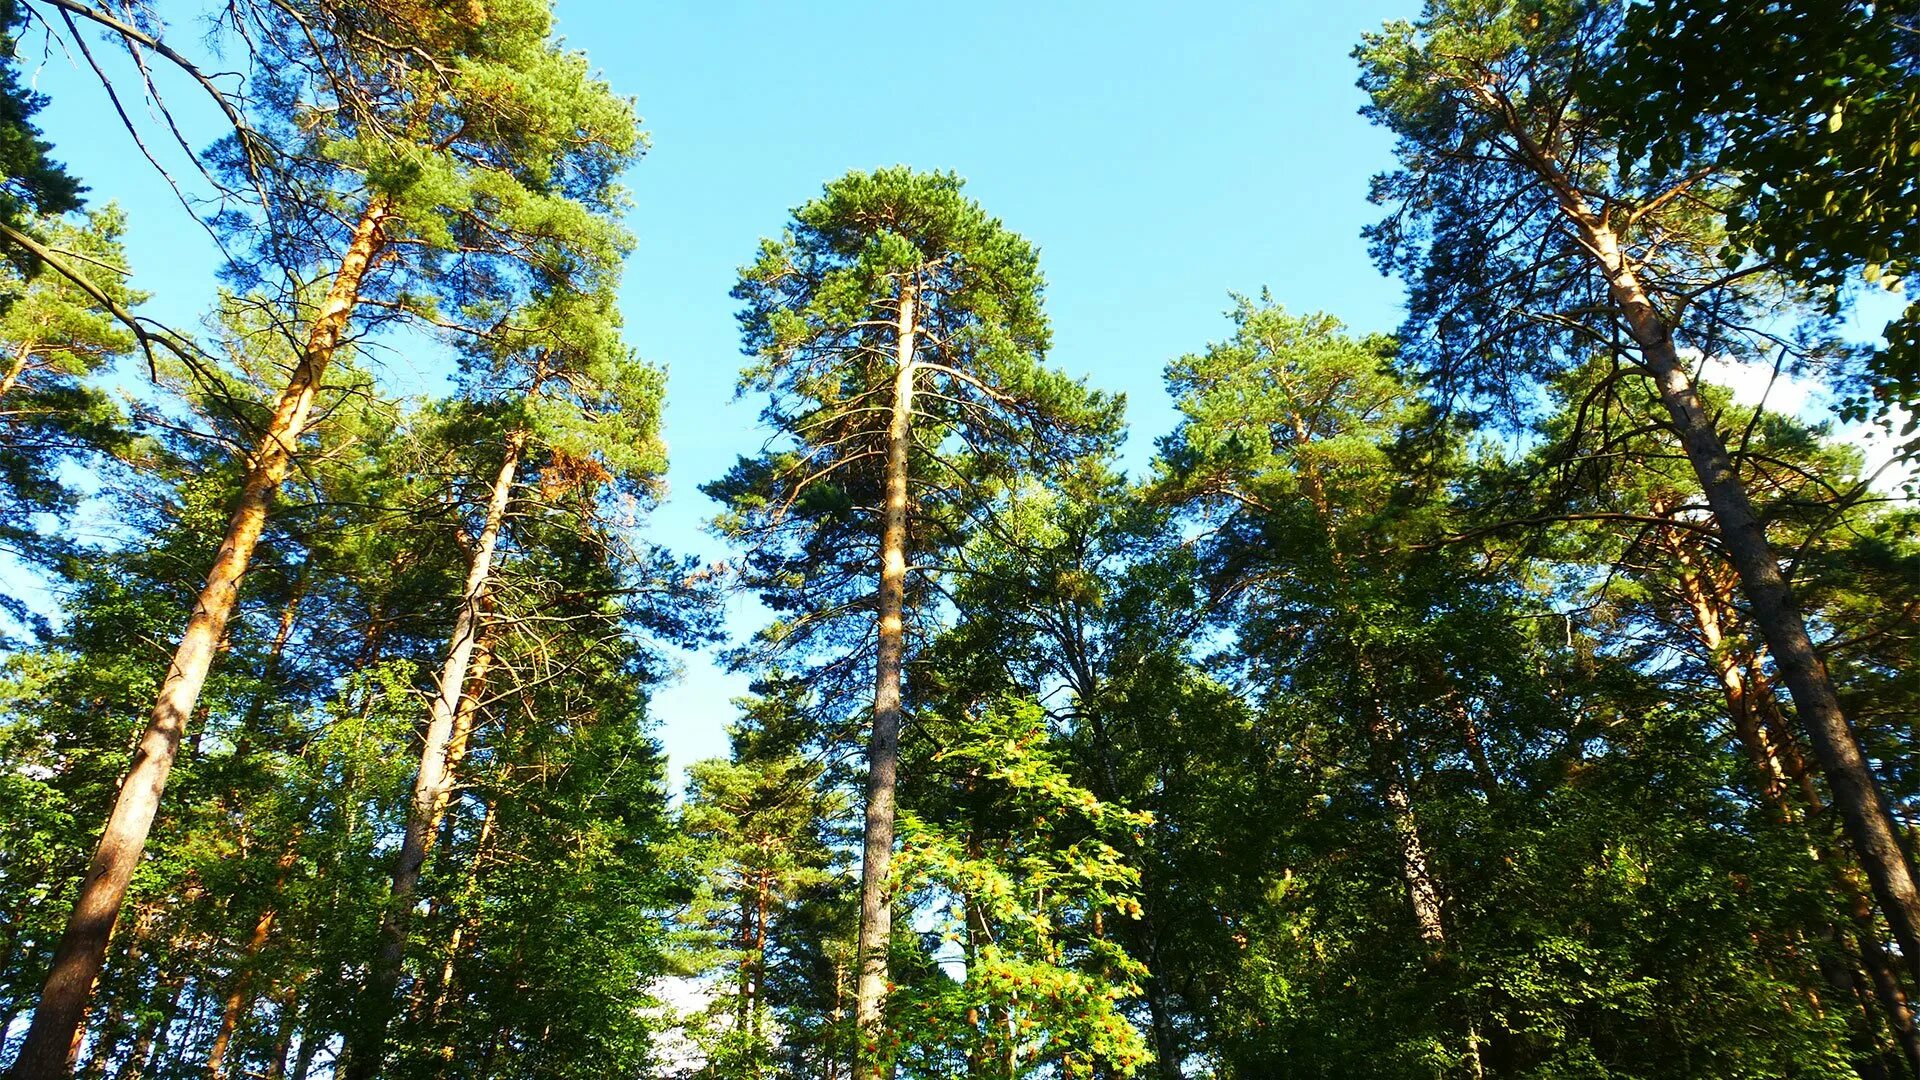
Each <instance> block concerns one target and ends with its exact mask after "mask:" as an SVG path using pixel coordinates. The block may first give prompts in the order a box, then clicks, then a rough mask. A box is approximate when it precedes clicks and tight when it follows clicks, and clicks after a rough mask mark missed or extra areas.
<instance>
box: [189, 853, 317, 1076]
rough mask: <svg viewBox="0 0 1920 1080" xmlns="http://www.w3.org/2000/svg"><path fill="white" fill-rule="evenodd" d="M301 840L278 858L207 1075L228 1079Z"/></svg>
mask: <svg viewBox="0 0 1920 1080" xmlns="http://www.w3.org/2000/svg"><path fill="white" fill-rule="evenodd" d="M299 842H300V834H299V833H298V832H297V831H296V832H295V833H294V834H293V836H291V837H289V838H288V840H287V846H286V850H284V851H283V852H281V854H280V858H279V859H278V860H277V861H276V862H275V864H274V881H273V893H272V895H271V896H269V897H268V898H267V906H266V909H265V910H263V911H261V912H260V918H259V919H257V920H255V922H254V924H253V933H252V934H250V935H248V937H247V950H246V952H245V953H244V954H243V955H242V956H241V958H240V963H239V964H238V965H237V966H236V969H235V971H234V973H233V987H232V989H230V990H229V991H228V992H227V1000H226V1004H225V1005H224V1007H222V1009H221V1010H220V1027H219V1030H218V1031H217V1032H216V1033H215V1034H214V1037H213V1046H212V1048H211V1049H209V1050H208V1051H207V1075H208V1077H210V1078H211V1080H226V1076H227V1051H228V1049H229V1048H230V1047H231V1046H232V1045H233V1035H234V1032H236V1031H237V1030H239V1028H240V1018H241V1017H242V1016H244V1015H245V1014H246V1013H248V1012H250V1011H252V1009H253V969H254V966H255V965H256V964H257V963H258V962H259V959H260V950H262V949H264V948H265V947H266V944H267V938H268V937H269V936H271V935H272V933H273V921H274V919H275V918H277V917H278V916H279V914H280V911H279V900H278V897H279V895H280V893H281V891H282V890H283V889H285V888H286V885H287V873H288V872H289V871H290V870H292V869H293V863H294V860H295V858H296V857H297V856H298V855H299V850H300V849H299Z"/></svg>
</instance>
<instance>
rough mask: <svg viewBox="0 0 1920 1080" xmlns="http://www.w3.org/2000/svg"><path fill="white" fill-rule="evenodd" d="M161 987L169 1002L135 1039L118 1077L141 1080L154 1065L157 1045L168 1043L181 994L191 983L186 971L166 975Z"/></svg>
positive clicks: (161, 981)
mask: <svg viewBox="0 0 1920 1080" xmlns="http://www.w3.org/2000/svg"><path fill="white" fill-rule="evenodd" d="M160 986H161V988H162V989H163V990H165V991H166V995H167V997H166V1002H165V1003H164V1004H163V1005H162V1006H161V1007H160V1015H158V1016H156V1017H154V1018H153V1022H152V1023H149V1024H148V1025H147V1026H145V1027H143V1028H141V1029H140V1034H139V1035H138V1036H137V1037H136V1038H135V1039H134V1040H133V1049H132V1050H131V1051H129V1052H128V1053H127V1060H126V1061H124V1062H122V1063H121V1065H120V1072H119V1073H118V1074H117V1076H116V1080H140V1077H142V1076H144V1075H145V1074H146V1071H147V1069H148V1067H150V1066H151V1065H152V1064H153V1060H152V1059H153V1058H154V1057H155V1048H156V1047H160V1048H164V1047H165V1046H166V1033H167V1029H168V1028H170V1027H172V1026H173V1018H174V1015H175V1014H176V1013H177V1012H178V1011H179V1008H180V995H181V993H182V992H183V991H185V989H186V986H187V977H186V974H185V973H184V972H182V973H179V974H174V975H166V976H162V977H161V980H160Z"/></svg>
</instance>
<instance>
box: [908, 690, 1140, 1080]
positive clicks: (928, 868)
mask: <svg viewBox="0 0 1920 1080" xmlns="http://www.w3.org/2000/svg"><path fill="white" fill-rule="evenodd" d="M1045 719H1046V718H1045V714H1044V713H1043V712H1042V710H1041V709H1040V707H1039V705H1038V704H1037V703H1035V702H1033V701H1031V700H1021V699H1011V700H1007V699H1002V700H995V701H990V702H987V703H984V704H983V705H981V706H980V707H979V708H977V709H975V710H971V711H969V712H966V713H963V714H960V715H955V716H944V715H943V716H941V717H939V718H938V719H934V718H924V719H923V720H922V723H923V724H924V725H926V729H925V730H924V731H923V732H922V733H921V734H920V735H919V738H921V739H924V740H925V741H927V742H930V743H932V744H933V745H935V746H938V747H939V749H938V750H936V751H934V752H933V754H932V755H931V757H930V759H929V760H927V761H926V762H924V763H921V765H920V767H919V768H917V769H916V770H915V775H917V776H923V777H928V776H930V777H937V778H938V779H937V781H936V782H935V783H934V784H928V785H926V786H925V787H917V788H915V790H914V792H913V793H912V794H911V795H910V796H909V799H908V802H909V803H910V804H912V805H913V807H914V809H912V810H910V811H905V812H903V813H902V815H901V830H900V832H901V852H900V857H899V859H898V861H897V862H896V863H895V864H894V874H895V877H896V881H897V885H896V886H895V888H896V895H898V896H901V897H903V898H904V899H906V900H907V902H908V906H909V907H910V908H911V909H913V910H915V911H918V912H923V913H924V915H923V917H921V918H920V919H918V920H917V921H916V929H918V930H919V931H920V934H921V938H922V939H923V941H925V942H928V943H930V944H932V945H933V948H932V950H931V951H929V952H926V953H923V954H922V955H920V956H916V957H913V958H912V962H910V963H905V964H901V965H898V966H899V967H901V968H902V969H904V970H908V971H913V970H916V969H919V970H920V971H921V972H922V973H921V974H920V975H919V977H918V978H916V979H915V980H914V981H913V982H912V983H911V984H910V985H908V986H906V987H904V988H903V989H902V990H901V992H900V993H898V994H896V995H895V996H894V997H893V999H892V1000H891V1001H890V1002H889V1005H888V1008H889V1011H890V1012H891V1013H892V1015H894V1016H896V1017H898V1020H897V1021H896V1023H895V1025H894V1031H895V1032H896V1034H897V1037H898V1039H899V1045H898V1046H896V1047H891V1048H889V1052H890V1053H891V1054H892V1055H894V1056H895V1057H896V1058H897V1060H898V1061H899V1062H900V1065H901V1067H902V1068H903V1069H904V1070H906V1071H907V1072H908V1073H910V1074H911V1075H916V1076H929V1077H932V1076H950V1075H954V1074H956V1073H959V1072H963V1071H967V1072H971V1073H972V1074H973V1075H980V1076H999V1077H1007V1078H1013V1077H1027V1076H1035V1075H1052V1074H1053V1072H1054V1070H1059V1071H1060V1072H1061V1073H1063V1074H1064V1075H1067V1076H1092V1075H1094V1070H1095V1069H1096V1068H1097V1069H1100V1070H1102V1071H1103V1072H1105V1073H1107V1074H1109V1075H1116V1076H1130V1075H1132V1074H1133V1073H1134V1071H1135V1070H1136V1069H1138V1068H1139V1067H1140V1066H1141V1065H1143V1064H1145V1063H1146V1062H1147V1061H1148V1060H1149V1057H1150V1055H1149V1053H1148V1051H1147V1048H1146V1045H1145V1042H1144V1041H1143V1040H1142V1038H1141V1036H1140V1033H1139V1032H1138V1031H1137V1030H1135V1029H1134V1027H1133V1026H1132V1025H1131V1024H1130V1023H1128V1022H1127V1020H1126V1018H1125V1016H1124V1014H1123V1012H1122V1008H1121V1003H1122V1002H1124V1001H1125V1000H1126V999H1128V998H1129V997H1131V996H1133V995H1134V994H1136V993H1137V992H1138V989H1139V988H1138V986H1137V985H1136V980H1137V979H1138V978H1139V977H1140V976H1141V975H1142V974H1144V969H1143V968H1142V967H1141V966H1140V964H1139V963H1138V962H1137V961H1135V960H1133V959H1132V958H1131V957H1129V956H1128V955H1127V954H1126V952H1125V951H1124V950H1123V949H1122V948H1121V947H1120V946H1119V945H1117V944H1116V943H1115V942H1113V941H1112V940H1111V939H1110V938H1109V937H1108V936H1107V933H1106V930H1105V926H1106V924H1107V922H1108V921H1109V920H1116V921H1117V920H1119V919H1125V918H1138V917H1139V915H1140V907H1139V902H1138V901H1137V899H1136V898H1135V895H1134V894H1135V891H1136V889H1137V888H1138V884H1139V871H1138V870H1136V869H1134V868H1133V867H1131V866H1129V865H1128V864H1127V862H1126V859H1125V857H1124V856H1123V855H1122V853H1121V850H1120V847H1118V846H1116V845H1118V844H1125V843H1126V837H1127V836H1128V835H1129V834H1131V833H1133V832H1136V831H1137V830H1139V829H1142V828H1145V827H1146V826H1147V825H1148V824H1150V823H1151V820H1152V818H1151V815H1148V814H1143V813H1140V812H1137V811H1127V810H1123V809H1120V808H1118V807H1115V806H1112V805H1110V804H1107V803H1104V802H1102V801H1100V800H1099V799H1097V798H1096V797H1095V796H1094V795H1093V793H1092V792H1090V791H1088V790H1086V789H1085V788H1083V787H1080V786H1079V785H1078V784H1076V783H1075V782H1074V780H1073V779H1072V777H1071V775H1070V774H1069V773H1068V772H1067V770H1066V769H1065V767H1064V762H1063V761H1062V760H1061V756H1060V754H1059V752H1058V751H1057V750H1056V749H1055V748H1053V747H1052V746H1051V745H1050V742H1051V740H1050V739H1049V738H1048V735H1047V730H1046V723H1045ZM928 969H931V970H928Z"/></svg>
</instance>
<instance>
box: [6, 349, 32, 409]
mask: <svg viewBox="0 0 1920 1080" xmlns="http://www.w3.org/2000/svg"><path fill="white" fill-rule="evenodd" d="M32 358H33V343H32V342H30V341H23V342H21V343H20V344H19V346H18V347H17V348H15V349H14V350H13V359H12V360H10V361H8V363H7V373H6V374H5V375H0V401H4V400H5V399H6V396H7V395H8V394H9V393H11V392H12V390H13V384H14V383H17V382H19V381H20V376H21V375H22V374H23V373H24V372H25V371H26V370H27V361H28V360H30V359H32Z"/></svg>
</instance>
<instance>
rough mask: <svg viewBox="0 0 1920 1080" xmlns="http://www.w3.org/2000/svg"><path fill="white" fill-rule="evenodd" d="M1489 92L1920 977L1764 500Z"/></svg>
mask: <svg viewBox="0 0 1920 1080" xmlns="http://www.w3.org/2000/svg"><path fill="white" fill-rule="evenodd" d="M1478 93H1480V95H1481V97H1482V103H1483V105H1485V106H1486V107H1487V108H1488V109H1489V110H1490V111H1491V112H1493V113H1494V114H1495V115H1497V116H1501V117H1502V118H1503V121H1504V122H1506V123H1507V127H1508V130H1509V132H1510V133H1511V134H1512V135H1513V136H1514V137H1515V138H1516V140H1517V141H1518V142H1519V155H1520V159H1521V162H1522V163H1523V164H1524V165H1525V166H1526V167H1527V168H1529V169H1531V170H1532V171H1533V172H1534V174H1535V175H1536V176H1538V177H1539V178H1540V180H1541V181H1542V182H1543V183H1544V184H1546V186H1547V187H1548V188H1549V189H1550V190H1551V191H1552V194H1553V196H1554V199H1555V201H1556V202H1557V203H1558V205H1559V208H1560V211H1561V213H1562V214H1563V215H1564V216H1565V217H1566V219H1567V220H1568V221H1569V222H1570V223H1571V225H1572V227H1573V229H1574V232H1575V233H1576V235H1577V238H1578V240H1579V242H1580V246H1581V248H1582V249H1583V250H1585V251H1586V253H1587V256H1588V258H1589V259H1591V261H1592V263H1593V265H1594V267H1595V268H1596V269H1598V270H1599V271H1600V274H1601V276H1602V277H1603V278H1605V279H1606V282H1607V291H1608V293H1609V295H1610V296H1611V297H1612V299H1613V303H1614V307H1615V308H1616V309H1617V310H1618V312H1619V314H1620V317H1621V319H1622V321H1624V322H1625V323H1626V327H1627V333H1628V335H1629V336H1630V337H1632V339H1633V343H1634V344H1635V345H1636V346H1637V347H1638V348H1639V350H1640V359H1641V362H1642V365H1643V366H1644V367H1645V368H1646V370H1647V372H1648V374H1650V375H1651V376H1652V378H1653V383H1654V386H1655V388H1656V390H1657V392H1658V393H1659V396H1660V402H1661V404H1662V405H1664V406H1666V409H1667V413H1668V415H1669V416H1670V417H1671V418H1672V420H1673V430H1674V432H1675V434H1676V435H1678V437H1679V439H1680V446H1681V448H1682V449H1683V450H1684V451H1685V452H1686V455H1687V461H1688V463H1689V464H1691V465H1692V466H1693V473H1694V476H1695V478H1696V479H1697V480H1698V481H1699V483H1700V490H1701V493H1702V494H1704V495H1705V496H1706V498H1707V506H1708V507H1709V509H1710V510H1711V511H1712V513H1713V520H1714V523H1715V524H1716V525H1717V526H1718V527H1719V535H1720V543H1721V545H1722V546H1723V547H1724V548H1725V549H1726V553H1727V560H1728V561H1729V562H1731V563H1732V564H1733V569H1734V573H1735V575H1736V576H1738V577H1739V579H1740V589H1741V591H1742V592H1743V593H1745V594H1746V597H1747V606H1748V609H1749V617H1750V618H1751V620H1752V622H1753V625H1754V627H1755V628H1756V629H1758V630H1759V631H1760V637H1761V639H1762V640H1763V641H1765V642H1766V645H1767V648H1768V649H1769V650H1771V651H1772V653H1773V657H1774V664H1775V666H1776V667H1778V669H1779V671H1780V675H1781V677H1782V678H1783V679H1785V681H1786V684H1787V692H1788V693H1789V694H1790V695H1791V696H1792V698H1793V704H1794V707H1795V709H1796V710H1797V711H1798V712H1799V714H1800V724H1801V727H1802V728H1804V729H1805V731H1806V734H1807V737H1808V739H1809V740H1810V741H1811V742H1812V743H1813V750H1814V755H1815V756H1816V757H1818V758H1819V760H1820V769H1821V771H1822V772H1824V773H1825V774H1826V776H1827V786H1828V787H1829V788H1830V789H1831V790H1832V792H1833V801H1834V804H1835V805H1836V806H1837V807H1838V808H1839V810H1840V816H1841V821H1842V824H1843V826H1844V828H1845V830H1846V834H1847V839H1848V841H1849V842H1850V843H1851V845H1852V846H1853V849H1854V853H1855V855H1856V856H1857V857H1858V858H1859V860H1860V867H1861V869H1863V870H1864V871H1866V874H1867V880H1868V883H1869V884H1870V885H1871V886H1872V888H1873V895H1874V899H1875V900H1876V901H1877V902H1878V903H1879V905H1880V910H1881V912H1882V913H1884V914H1885V915H1886V917H1887V924H1888V927H1889V928H1890V929H1891V930H1892V931H1893V936H1894V940H1896V941H1898V942H1899V943H1900V952H1901V955H1902V957H1903V959H1904V960H1905V961H1906V965H1907V969H1908V970H1909V971H1910V972H1911V973H1912V974H1913V975H1914V977H1915V978H1916V979H1920V882H1916V880H1915V875H1914V871H1913V866H1912V864H1911V863H1909V862H1908V860H1907V855H1906V852H1905V850H1904V849H1902V847H1901V846H1900V837H1899V829H1898V827H1897V826H1896V825H1895V823H1894V820H1893V814H1892V812H1891V810H1890V809H1889V808H1888V806H1887V802H1886V800H1885V798H1883V797H1882V796H1881V794H1880V789H1879V786H1878V785H1877V784H1876V783H1875V781H1874V776H1873V770H1872V769H1871V768H1870V767H1869V766H1868V764H1867V758H1866V754H1864V753H1863V752H1862V751H1861V749H1860V741H1859V739H1858V738H1856V737H1855V735H1854V733H1853V728H1852V727H1851V726H1850V725H1849V724H1848V723H1847V717H1846V713H1845V712H1844V711H1843V710H1842V709H1841V708H1840V697H1839V695H1838V694H1836V693H1835V692H1834V689H1833V680H1832V679H1831V678H1830V677H1829V676H1828V675H1827V668H1826V665H1825V664H1824V663H1822V662H1821V660H1820V654H1819V652H1818V651H1816V650H1815V649H1814V647H1813V638H1812V637H1811V636H1809V635H1808V633H1807V620H1806V617H1805V616H1804V615H1802V614H1801V612H1800V607H1799V604H1798V603H1797V602H1796V601H1795V599H1794V596H1793V590H1792V588H1791V587H1790V586H1789V585H1788V583H1787V579H1786V577H1785V575H1783V574H1781V572H1780V561H1779V559H1778V558H1776V557H1775V555H1774V553H1773V547H1772V545H1771V544H1770V543H1769V542H1768V540H1767V532H1766V526H1765V525H1764V524H1762V523H1761V521H1760V518H1759V515H1758V514H1756V513H1754V509H1753V500H1752V499H1751V498H1750V497H1749V495H1748V494H1747V489H1746V485H1745V484H1744V483H1743V482H1742V481H1741V479H1740V475H1739V472H1738V471H1737V470H1736V469H1735V468H1734V463H1733V457H1732V455H1731V454H1729V453H1728V452H1727V444H1726V440H1725V439H1723V438H1721V436H1720V432H1719V431H1718V430H1717V429H1716V428H1715V427H1714V423H1713V417H1712V415H1711V414H1710V413H1708V411H1707V409H1706V406H1705V405H1704V404H1703V403H1702V402H1701V400H1700V395H1699V392H1698V391H1697V389H1696V388H1695V387H1694V384H1693V377H1692V375H1691V373H1690V372H1689V370H1688V368H1687V364H1686V363H1685V362H1684V361H1683V360H1682V359H1681V357H1680V351H1679V349H1678V347H1677V346H1676V345H1675V344H1674V341H1673V333H1672V330H1671V328H1670V327H1669V326H1668V325H1667V322H1666V319H1665V317H1664V316H1662V315H1661V313H1660V310H1659V308H1658V307H1657V306H1656V305H1655V304H1654V302H1653V297H1652V296H1651V295H1650V294H1649V293H1648V292H1647V289H1646V286H1645V285H1644V284H1643V283H1642V282H1641V280H1640V276H1639V274H1638V273H1637V272H1636V271H1635V269H1634V267H1633V264H1632V260H1631V259H1630V258H1629V257H1628V255H1627V252H1626V251H1625V249H1623V248H1622V247H1621V243H1620V236H1619V234H1618V233H1617V232H1616V231H1615V230H1614V227H1613V224H1612V223H1611V221H1610V220H1609V219H1608V218H1607V217H1606V216H1605V215H1603V214H1601V213H1599V212H1597V211H1595V210H1594V209H1593V207H1592V206H1591V205H1590V204H1589V203H1588V201H1587V198H1586V196H1585V194H1583V193H1582V192H1581V190H1580V189H1579V187H1577V186H1576V185H1575V184H1574V183H1573V181H1572V180H1571V179H1570V178H1569V177H1568V175H1567V173H1566V171H1565V170H1564V169H1563V168H1562V167H1561V165H1560V164H1559V162H1558V161H1557V160H1556V159H1555V158H1554V157H1553V155H1552V154H1551V153H1550V152H1549V151H1547V150H1546V149H1545V148H1543V147H1541V146H1540V145H1539V144H1538V143H1536V142H1535V141H1534V140H1533V139H1532V137H1531V136H1530V135H1529V134H1528V133H1527V132H1526V131H1525V130H1523V129H1522V128H1521V127H1519V126H1518V125H1517V124H1516V123H1515V122H1513V120H1512V118H1511V116H1510V114H1507V113H1505V112H1504V110H1503V108H1502V106H1501V104H1500V103H1499V102H1498V101H1496V100H1494V99H1493V98H1492V96H1491V93H1490V92H1489V91H1485V90H1484V89H1482V90H1480V91H1478Z"/></svg>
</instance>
